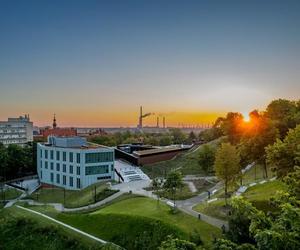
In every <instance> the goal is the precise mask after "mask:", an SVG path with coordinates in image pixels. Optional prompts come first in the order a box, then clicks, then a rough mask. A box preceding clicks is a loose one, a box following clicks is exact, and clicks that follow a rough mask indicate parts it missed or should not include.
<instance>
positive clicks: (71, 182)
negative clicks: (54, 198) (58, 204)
mask: <svg viewBox="0 0 300 250" xmlns="http://www.w3.org/2000/svg"><path fill="white" fill-rule="evenodd" d="M69 181H70V187H73V177H72V176H70V179H69Z"/></svg>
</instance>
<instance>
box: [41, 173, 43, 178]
mask: <svg viewBox="0 0 300 250" xmlns="http://www.w3.org/2000/svg"><path fill="white" fill-rule="evenodd" d="M41 179H43V171H41Z"/></svg>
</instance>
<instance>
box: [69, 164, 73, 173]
mask: <svg viewBox="0 0 300 250" xmlns="http://www.w3.org/2000/svg"><path fill="white" fill-rule="evenodd" d="M69 172H70V174H73V166H72V165H70V167H69Z"/></svg>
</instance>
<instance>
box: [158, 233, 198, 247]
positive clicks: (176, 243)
mask: <svg viewBox="0 0 300 250" xmlns="http://www.w3.org/2000/svg"><path fill="white" fill-rule="evenodd" d="M158 249H159V250H196V245H195V244H194V243H192V242H189V241H187V240H181V239H177V238H173V237H172V236H168V237H167V240H166V241H163V242H162V244H161V246H160V247H159V248H158Z"/></svg>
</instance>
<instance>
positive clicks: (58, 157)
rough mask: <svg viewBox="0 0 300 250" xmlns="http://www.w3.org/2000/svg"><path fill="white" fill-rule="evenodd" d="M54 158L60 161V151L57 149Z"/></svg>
mask: <svg viewBox="0 0 300 250" xmlns="http://www.w3.org/2000/svg"><path fill="white" fill-rule="evenodd" d="M56 160H57V161H60V152H59V151H56Z"/></svg>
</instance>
